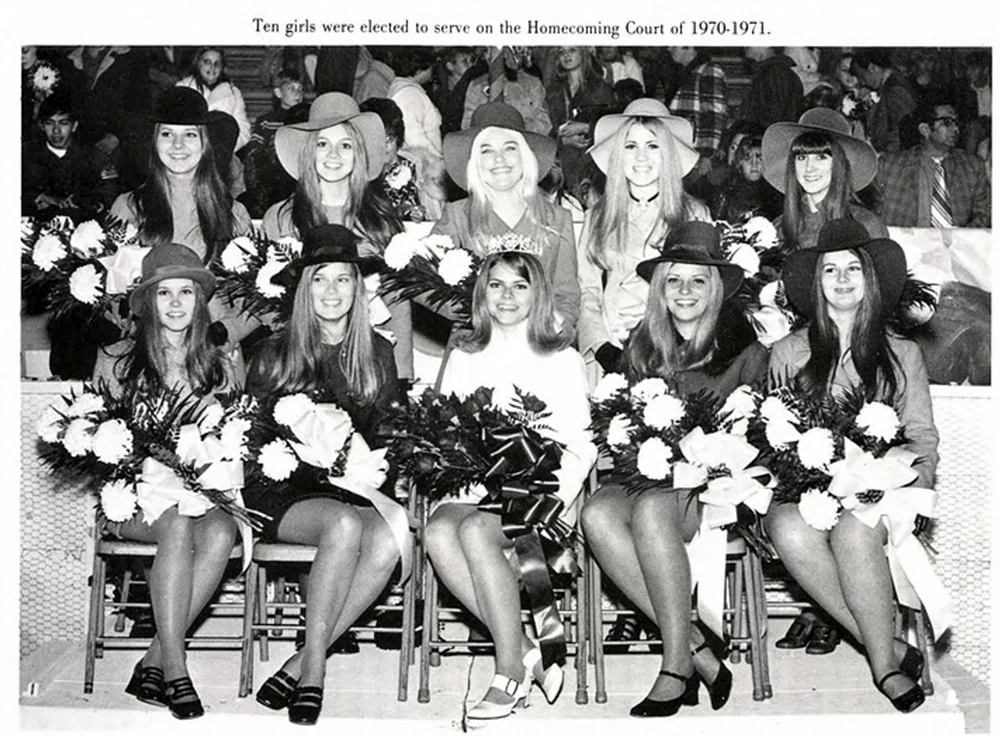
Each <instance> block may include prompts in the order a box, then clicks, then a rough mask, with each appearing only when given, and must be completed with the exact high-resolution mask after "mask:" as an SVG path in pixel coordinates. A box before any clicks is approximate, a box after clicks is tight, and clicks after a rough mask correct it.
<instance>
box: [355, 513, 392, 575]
mask: <svg viewBox="0 0 1000 736" xmlns="http://www.w3.org/2000/svg"><path fill="white" fill-rule="evenodd" d="M373 523H374V525H375V526H374V527H373V529H372V533H371V534H369V535H368V537H367V540H368V541H367V543H366V545H365V549H364V550H363V551H362V554H364V556H365V558H366V559H368V560H369V561H370V562H371V563H372V564H373V565H374V566H375V567H376V568H377V569H379V570H383V571H387V572H391V571H392V568H394V567H395V566H396V563H397V562H398V561H399V557H400V553H399V547H398V546H397V544H396V538H395V537H394V536H392V532H391V531H389V525H388V524H386V523H385V521H383V520H382V519H381V518H380V519H376V520H375V521H374V522H373Z"/></svg>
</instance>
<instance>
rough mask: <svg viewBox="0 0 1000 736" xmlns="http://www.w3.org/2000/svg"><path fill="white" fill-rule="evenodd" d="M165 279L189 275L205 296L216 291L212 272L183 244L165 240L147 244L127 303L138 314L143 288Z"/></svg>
mask: <svg viewBox="0 0 1000 736" xmlns="http://www.w3.org/2000/svg"><path fill="white" fill-rule="evenodd" d="M164 279H191V280H192V281H196V282H198V283H199V284H201V289H202V291H204V292H205V300H206V301H207V300H208V299H211V298H212V294H213V293H214V292H215V276H213V275H212V272H211V271H209V270H208V269H207V268H205V265H204V264H203V263H202V262H201V258H199V257H198V254H197V253H195V252H194V251H193V250H191V249H190V248H188V247H187V246H186V245H180V244H178V243H166V244H164V245H157V246H154V247H152V248H150V250H149V253H147V254H146V257H145V258H143V259H142V280H141V281H140V282H139V285H138V286H136V287H135V288H134V289H133V290H132V292H131V293H130V294H129V297H128V304H129V307H130V308H131V309H132V313H133V314H137V313H138V312H139V310H140V309H141V307H142V302H143V299H144V298H145V297H144V295H145V293H146V291H147V290H148V289H149V288H150V287H151V286H153V285H154V284H158V283H159V282H161V281H163V280H164Z"/></svg>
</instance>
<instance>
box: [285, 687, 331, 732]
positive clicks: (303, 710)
mask: <svg viewBox="0 0 1000 736" xmlns="http://www.w3.org/2000/svg"><path fill="white" fill-rule="evenodd" d="M321 710H323V688H321V687H319V686H318V685H305V686H303V687H300V688H298V689H297V690H296V691H295V698H294V699H293V700H292V703H291V705H289V706H288V720H289V722H290V723H295V724H298V725H300V726H314V725H316V721H318V720H319V714H320V711H321Z"/></svg>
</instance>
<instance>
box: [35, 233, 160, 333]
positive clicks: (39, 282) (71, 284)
mask: <svg viewBox="0 0 1000 736" xmlns="http://www.w3.org/2000/svg"><path fill="white" fill-rule="evenodd" d="M148 251H149V248H144V247H141V246H140V245H139V243H138V231H137V230H136V229H135V227H134V226H133V225H130V224H126V223H124V222H122V221H120V220H117V219H115V218H111V217H107V218H104V222H103V224H102V223H101V222H98V221H96V220H87V221H86V222H82V223H80V224H79V225H74V224H73V221H72V220H70V219H69V218H68V217H65V216H59V217H54V218H52V219H51V220H48V221H44V222H41V221H35V220H32V219H31V218H22V220H21V289H22V291H23V292H24V293H25V294H27V293H30V292H34V291H38V290H40V291H41V292H42V293H43V294H44V295H45V300H46V303H47V306H48V308H49V310H51V311H52V312H53V313H54V314H55V315H56V316H63V315H66V314H69V313H76V314H82V315H84V316H86V317H87V318H88V319H94V318H96V317H98V316H99V315H102V314H104V313H106V312H108V311H109V310H116V309H117V307H118V304H119V302H120V301H121V300H122V299H123V297H124V295H125V293H126V292H127V291H128V290H129V288H130V287H131V286H132V285H133V284H134V283H135V282H136V281H137V280H138V279H139V278H140V276H141V275H142V259H143V258H144V257H145V255H146V253H147V252H148Z"/></svg>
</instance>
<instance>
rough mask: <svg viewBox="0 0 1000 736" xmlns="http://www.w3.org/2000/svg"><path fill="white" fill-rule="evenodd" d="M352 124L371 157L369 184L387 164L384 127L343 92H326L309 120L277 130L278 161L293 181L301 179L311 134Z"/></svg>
mask: <svg viewBox="0 0 1000 736" xmlns="http://www.w3.org/2000/svg"><path fill="white" fill-rule="evenodd" d="M348 121H350V122H351V124H352V125H353V126H354V127H355V128H357V129H358V132H359V133H360V134H361V139H362V141H363V142H364V146H365V153H366V154H367V157H368V173H367V177H368V181H371V180H373V179H376V178H378V175H379V174H381V173H382V166H383V165H384V163H385V126H383V125H382V119H381V118H380V117H379V116H378V115H376V114H375V113H373V112H361V110H360V109H359V108H358V103H357V102H355V101H354V98H353V97H350V96H349V95H345V94H343V93H342V92H327V93H326V94H325V95H320V96H319V97H317V98H316V99H315V100H313V103H312V106H311V107H310V108H309V119H308V120H306V121H305V122H304V123H292V124H291V125H283V126H281V127H280V128H278V131H277V132H276V133H275V134H274V148H275V150H276V151H277V153H278V160H279V161H280V162H281V165H282V166H283V167H284V168H285V171H287V172H288V175H289V176H291V177H292V178H293V179H298V178H299V153H300V152H301V150H302V146H303V145H305V142H306V139H307V138H308V137H309V134H310V133H312V132H313V131H316V130H323V129H324V128H329V127H332V126H334V125H340V124H341V123H346V122H348Z"/></svg>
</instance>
